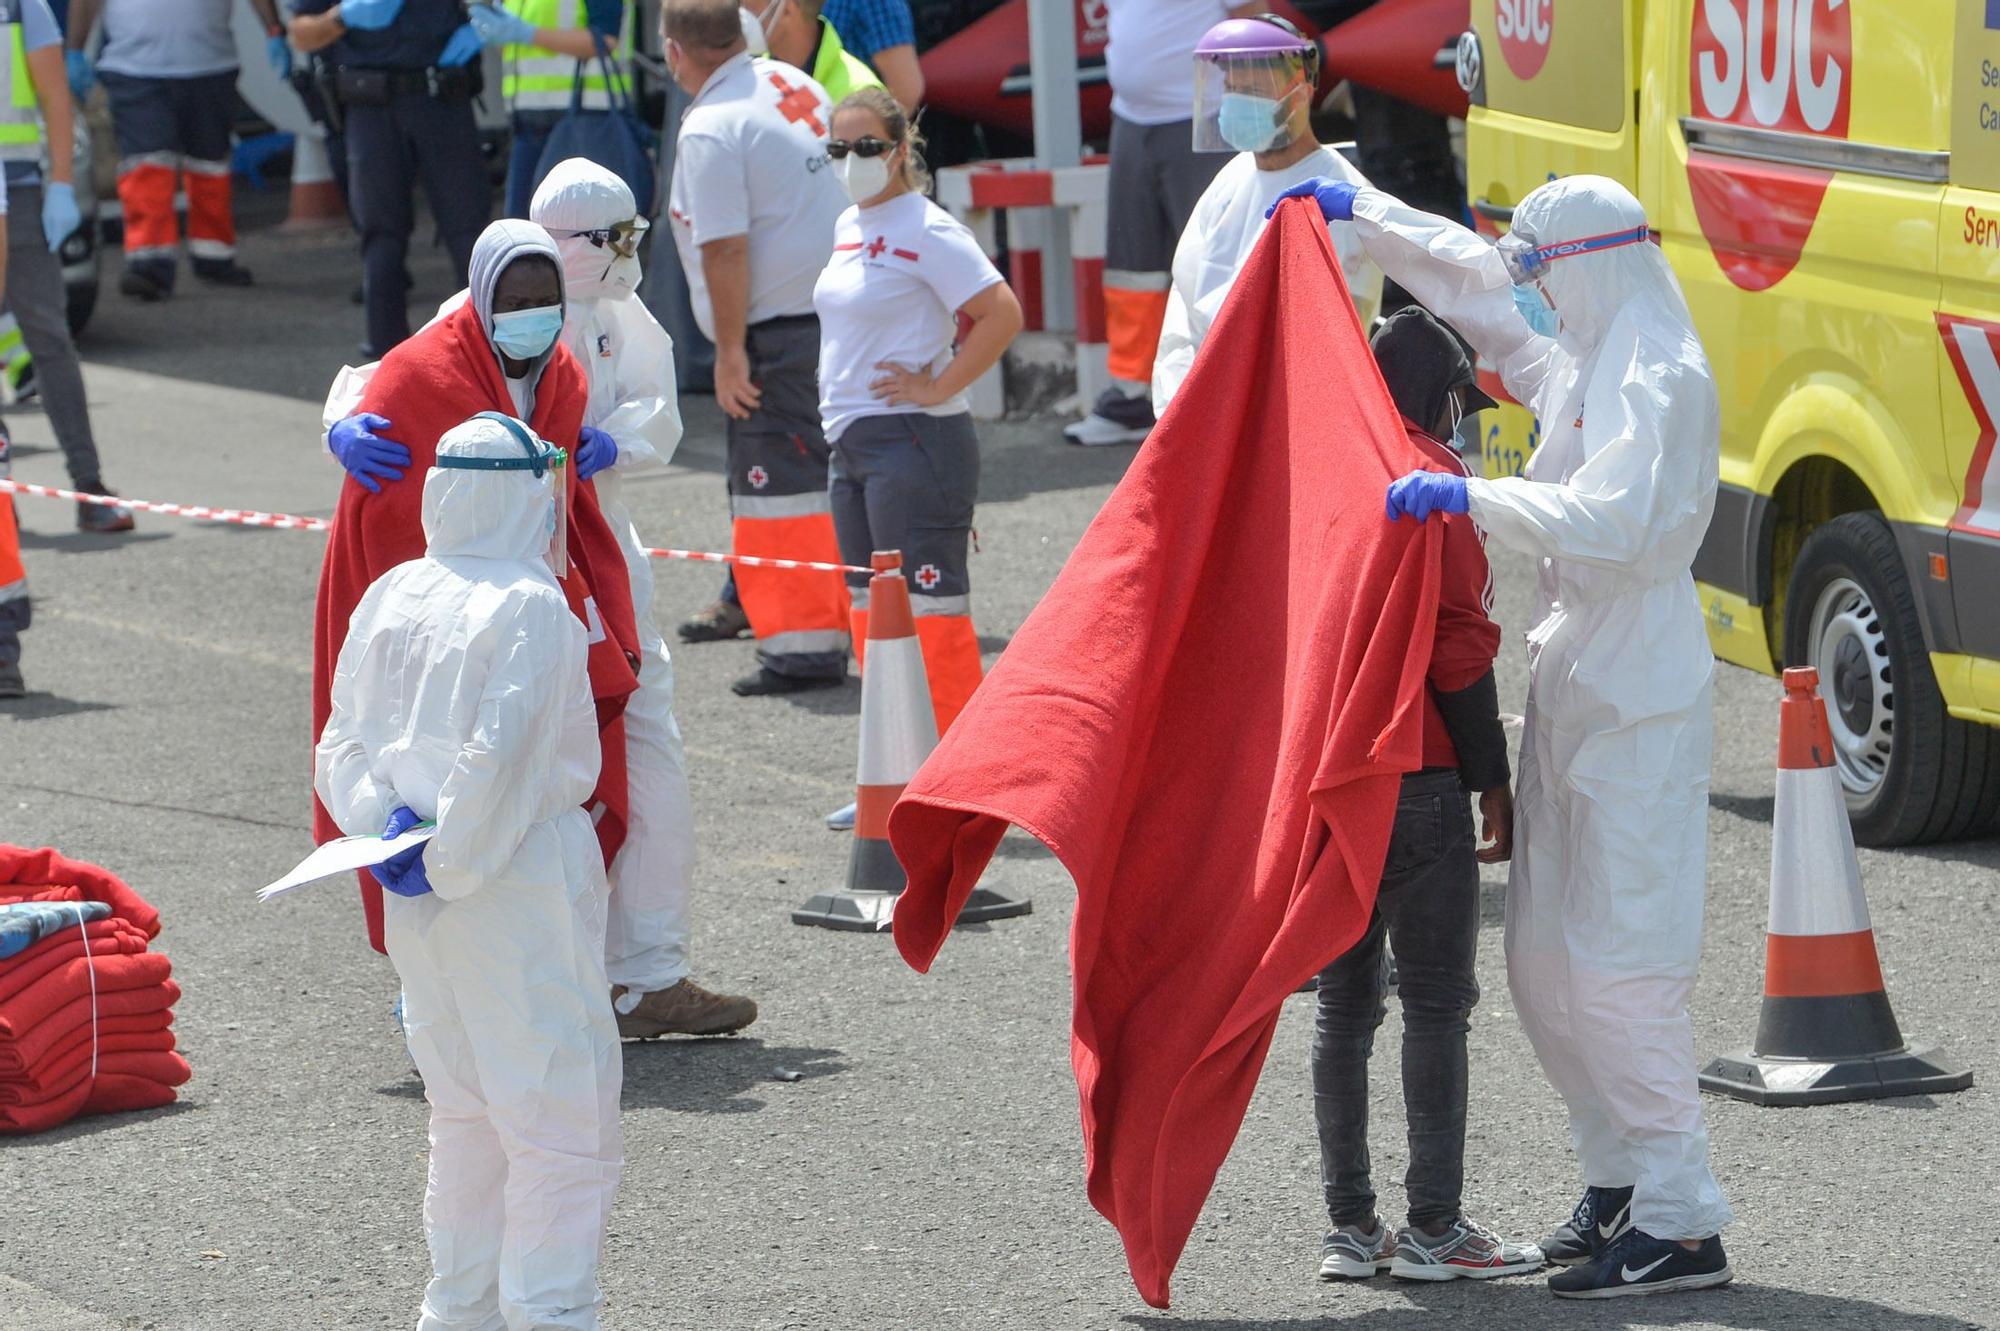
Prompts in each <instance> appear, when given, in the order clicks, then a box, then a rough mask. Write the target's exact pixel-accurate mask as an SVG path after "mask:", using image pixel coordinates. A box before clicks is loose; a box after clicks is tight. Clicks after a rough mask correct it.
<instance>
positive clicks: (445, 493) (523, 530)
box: [424, 416, 556, 560]
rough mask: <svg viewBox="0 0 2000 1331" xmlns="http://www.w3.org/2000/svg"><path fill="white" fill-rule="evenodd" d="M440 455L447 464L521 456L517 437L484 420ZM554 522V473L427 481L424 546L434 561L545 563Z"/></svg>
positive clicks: (459, 433) (453, 434)
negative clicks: (458, 460) (451, 459)
mask: <svg viewBox="0 0 2000 1331" xmlns="http://www.w3.org/2000/svg"><path fill="white" fill-rule="evenodd" d="M521 428H522V429H524V430H525V429H527V427H526V426H525V425H524V426H522V427H521ZM529 433H530V434H531V435H532V434H533V431H532V430H530V431H529ZM437 451H438V456H439V457H441V458H445V457H459V458H517V457H521V456H523V453H522V449H521V444H520V441H519V439H517V438H516V437H515V435H514V434H513V432H512V431H510V430H508V428H507V427H506V426H504V425H502V424H501V423H500V422H498V421H496V420H490V419H486V418H483V417H478V416H475V417H473V418H472V419H471V420H469V421H466V422H465V423H464V424H462V425H455V426H453V427H452V428H451V429H450V430H447V431H446V432H445V435H444V438H442V439H440V440H438V446H437ZM555 519H556V501H555V473H554V472H553V471H545V472H543V473H542V474H541V475H540V476H537V475H535V473H533V472H532V471H466V470H462V469H459V468H455V467H432V468H431V469H430V470H429V471H428V472H426V473H425V475H424V538H425V539H426V540H427V541H428V542H429V543H430V545H429V551H428V553H429V554H430V556H431V558H433V559H453V558H467V557H469V558H474V559H516V560H533V559H540V558H541V557H542V556H543V555H545V554H546V553H547V552H548V548H549V538H550V537H551V536H553V535H554V534H555Z"/></svg>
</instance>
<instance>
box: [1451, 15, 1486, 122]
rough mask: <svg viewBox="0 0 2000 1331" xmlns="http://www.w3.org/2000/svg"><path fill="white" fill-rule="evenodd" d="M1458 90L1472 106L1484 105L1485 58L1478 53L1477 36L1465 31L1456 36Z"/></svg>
mask: <svg viewBox="0 0 2000 1331" xmlns="http://www.w3.org/2000/svg"><path fill="white" fill-rule="evenodd" d="M1454 64H1455V66H1456V68H1457V71H1458V88H1459V91H1460V92H1462V93H1464V94H1465V95H1466V96H1467V97H1468V98H1469V99H1471V101H1472V104H1473V105H1474V106H1484V105H1486V58H1485V57H1484V56H1483V55H1481V54H1480V53H1479V34H1478V33H1476V32H1474V31H1472V30H1471V29H1469V28H1468V29H1467V30H1466V31H1464V32H1461V33H1459V34H1458V51H1457V60H1456V61H1455V62H1454Z"/></svg>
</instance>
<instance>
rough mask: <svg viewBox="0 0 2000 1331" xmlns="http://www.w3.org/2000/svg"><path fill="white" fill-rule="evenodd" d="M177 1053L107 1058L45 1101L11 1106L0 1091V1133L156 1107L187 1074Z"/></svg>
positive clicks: (171, 1097)
mask: <svg viewBox="0 0 2000 1331" xmlns="http://www.w3.org/2000/svg"><path fill="white" fill-rule="evenodd" d="M190 1075H191V1074H190V1072H189V1069H188V1065H187V1061H186V1060H185V1059H183V1058H182V1057H181V1056H180V1055H179V1054H173V1053H149V1054H111V1055H107V1056H105V1057H102V1058H100V1059H99V1060H98V1065H97V1077H96V1078H95V1080H93V1079H92V1078H91V1077H90V1076H89V1059H88V1055H87V1054H86V1056H85V1064H84V1076H83V1077H82V1079H81V1080H79V1081H77V1082H76V1083H75V1084H74V1085H72V1086H71V1087H69V1088H68V1089H67V1090H65V1091H62V1092H59V1093H58V1094H57V1095H55V1096H54V1097H53V1098H51V1099H47V1100H42V1101H39V1102H21V1103H16V1102H13V1101H10V1100H8V1099H7V1097H6V1096H5V1094H4V1093H0V1132H9V1133H19V1132H45V1131H47V1130H48V1129H50V1128H53V1127H56V1126H58V1125H60V1124H63V1123H67V1122H68V1121H69V1120H70V1119H72V1118H75V1117H76V1116H77V1115H79V1114H117V1113H124V1112H126V1111H128V1110H134V1109H157V1108H158V1107H159V1106H161V1105H170V1104H172V1103H173V1102H174V1087H176V1086H180V1085H183V1084H184V1083H186V1081H187V1080H188V1077H189V1076H190Z"/></svg>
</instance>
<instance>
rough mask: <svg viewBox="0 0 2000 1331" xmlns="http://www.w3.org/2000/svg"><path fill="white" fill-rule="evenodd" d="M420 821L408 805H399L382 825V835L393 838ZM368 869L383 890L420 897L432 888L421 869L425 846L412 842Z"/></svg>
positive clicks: (385, 839) (398, 894)
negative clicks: (398, 852) (405, 848)
mask: <svg viewBox="0 0 2000 1331" xmlns="http://www.w3.org/2000/svg"><path fill="white" fill-rule="evenodd" d="M422 821H423V819H421V818H419V817H417V815H416V813H415V811H413V810H411V809H410V808H408V807H407V806H406V807H404V808H400V809H398V810H396V811H395V812H394V813H392V814H390V815H389V822H388V825H387V826H385V827H384V828H383V829H382V839H383V840H384V841H394V840H395V839H396V838H397V837H399V836H401V835H403V833H405V832H407V831H409V830H410V829H411V828H413V827H415V826H416V825H417V824H418V823H421V822H422ZM424 844H425V845H429V844H430V843H429V842H426V843H424ZM370 872H371V873H373V874H374V875H375V881H376V882H378V883H380V884H382V888H383V890H384V891H388V892H394V893H395V894H396V895H397V896H399V897H420V896H422V895H423V894H424V893H426V892H428V891H430V890H431V880H430V878H429V877H428V876H427V875H425V873H424V846H414V847H412V848H411V849H409V850H406V851H404V852H403V853H402V854H400V855H391V856H390V857H389V858H388V859H386V860H383V861H382V862H381V863H380V864H378V865H376V866H375V867H374V868H373V869H372V870H370Z"/></svg>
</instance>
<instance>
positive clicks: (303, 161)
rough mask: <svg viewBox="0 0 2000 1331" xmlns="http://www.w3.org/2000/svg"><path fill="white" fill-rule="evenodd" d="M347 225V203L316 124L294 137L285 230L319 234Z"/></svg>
mask: <svg viewBox="0 0 2000 1331" xmlns="http://www.w3.org/2000/svg"><path fill="white" fill-rule="evenodd" d="M346 225H347V201H346V200H345V199H343V198H341V197H340V186H339V185H338V184H336V183H335V182H334V179H333V162H332V160H331V159H330V158H328V157H327V155H326V137H325V135H323V134H322V133H321V132H320V128H319V126H317V125H313V126H310V127H309V128H307V129H305V130H302V131H301V132H299V133H298V134H296V135H294V136H293V138H292V203H291V211H290V212H289V213H288V214H287V215H286V217H285V221H284V225H283V226H282V227H281V228H280V229H281V230H284V231H318V230H322V229H325V228H327V227H336V226H346Z"/></svg>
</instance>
